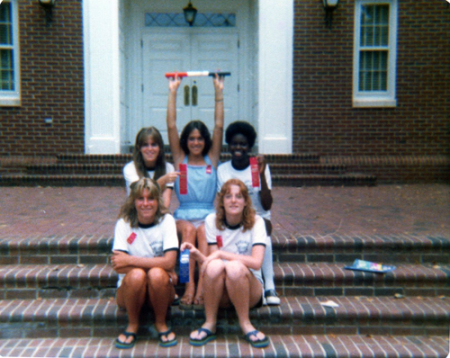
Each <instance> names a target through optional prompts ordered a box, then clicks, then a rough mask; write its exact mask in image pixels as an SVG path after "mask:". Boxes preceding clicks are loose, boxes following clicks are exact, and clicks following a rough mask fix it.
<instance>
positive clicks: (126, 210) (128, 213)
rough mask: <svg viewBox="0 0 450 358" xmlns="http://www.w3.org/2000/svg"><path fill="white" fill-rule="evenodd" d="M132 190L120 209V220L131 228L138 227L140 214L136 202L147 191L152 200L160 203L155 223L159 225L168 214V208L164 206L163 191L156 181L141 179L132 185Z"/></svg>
mask: <svg viewBox="0 0 450 358" xmlns="http://www.w3.org/2000/svg"><path fill="white" fill-rule="evenodd" d="M130 189H131V191H130V195H128V198H127V200H126V201H125V203H124V204H123V205H122V207H121V208H120V213H119V218H122V219H124V220H125V221H126V222H127V223H129V224H130V225H131V227H138V224H139V222H138V213H137V210H136V206H135V204H134V202H135V200H136V199H137V198H139V197H140V196H142V193H143V192H144V190H145V189H147V190H148V192H149V193H150V198H151V199H156V200H157V201H158V209H157V210H156V215H155V221H154V223H155V224H158V223H159V222H160V221H161V218H162V217H163V216H164V214H166V213H168V210H167V208H166V207H165V206H164V204H163V200H162V196H161V189H160V187H159V185H158V183H157V182H156V181H155V180H153V179H150V178H141V179H139V180H138V181H135V182H133V183H132V184H131V185H130Z"/></svg>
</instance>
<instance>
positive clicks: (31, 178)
mask: <svg viewBox="0 0 450 358" xmlns="http://www.w3.org/2000/svg"><path fill="white" fill-rule="evenodd" d="M124 185H125V184H124V179H123V175H122V174H49V175H46V174H36V175H28V174H23V175H3V176H2V177H1V178H0V186H54V187H64V186H124ZM272 185H273V186H291V187H301V186H317V185H320V186H373V185H376V177H374V176H371V175H365V174H339V175H336V174H323V175H321V174H291V175H272Z"/></svg>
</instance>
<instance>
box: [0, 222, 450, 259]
mask: <svg viewBox="0 0 450 358" xmlns="http://www.w3.org/2000/svg"><path fill="white" fill-rule="evenodd" d="M112 243H113V238H112V237H106V236H103V235H100V236H97V235H83V236H51V237H46V236H36V237H27V238H20V237H16V236H15V237H12V238H8V237H6V238H0V252H2V251H7V252H12V251H23V252H27V251H29V250H31V251H34V252H36V251H40V250H43V251H44V253H46V252H47V250H61V251H62V252H61V253H64V254H67V253H70V252H79V251H90V250H92V251H95V253H98V251H99V250H100V251H103V250H108V251H110V250H111V248H112ZM272 245H273V248H274V250H281V249H283V250H288V251H289V252H290V253H297V252H299V250H300V252H302V253H305V252H304V251H307V250H320V252H323V253H327V252H331V251H332V250H335V249H343V250H354V251H362V250H366V249H367V250H395V251H396V250H411V251H414V250H431V249H437V250H449V249H450V236H449V237H443V236H441V235H436V236H434V235H433V236H432V235H406V234H405V235H392V236H387V235H366V234H356V235H339V234H333V235H325V236H323V235H305V236H301V235H295V236H293V235H292V236H289V237H288V236H286V235H283V234H279V233H277V229H276V228H275V229H274V233H273V235H272Z"/></svg>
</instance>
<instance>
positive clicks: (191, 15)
mask: <svg viewBox="0 0 450 358" xmlns="http://www.w3.org/2000/svg"><path fill="white" fill-rule="evenodd" d="M183 12H184V19H185V20H186V22H187V23H188V24H189V26H192V25H194V21H195V16H196V15H197V9H196V8H195V7H193V6H192V4H191V1H190V0H189V4H187V6H186V7H185V8H183Z"/></svg>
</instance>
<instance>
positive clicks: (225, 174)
mask: <svg viewBox="0 0 450 358" xmlns="http://www.w3.org/2000/svg"><path fill="white" fill-rule="evenodd" d="M264 176H265V177H266V182H267V187H268V188H269V189H270V190H272V177H271V176H270V169H269V165H268V164H266V169H265V171H264ZM229 179H239V180H241V181H242V182H243V183H244V184H245V186H246V187H247V189H248V193H249V195H250V198H251V199H252V203H253V207H254V208H255V210H256V213H257V214H258V215H260V216H262V217H263V218H264V219H267V220H270V210H264V209H263V207H262V204H261V197H260V195H259V193H260V191H261V184H260V185H259V187H257V188H254V187H253V185H252V171H251V168H250V165H249V166H248V167H247V168H245V169H244V170H237V169H234V168H233V166H232V165H231V160H229V161H228V162H225V163H223V164H221V165H219V168H218V169H217V192H220V189H221V188H222V185H223V184H225V182H226V181H227V180H229Z"/></svg>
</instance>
